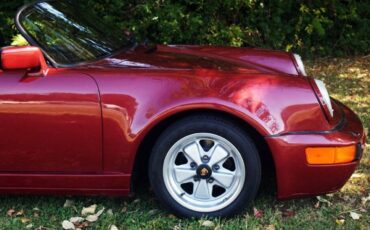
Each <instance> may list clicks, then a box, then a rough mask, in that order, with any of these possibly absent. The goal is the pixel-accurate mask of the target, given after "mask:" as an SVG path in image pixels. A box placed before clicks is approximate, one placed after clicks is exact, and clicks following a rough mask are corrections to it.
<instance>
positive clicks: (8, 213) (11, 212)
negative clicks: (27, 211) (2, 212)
mask: <svg viewBox="0 0 370 230" xmlns="http://www.w3.org/2000/svg"><path fill="white" fill-rule="evenodd" d="M14 213H15V210H14V209H13V208H11V209H9V210H8V211H7V212H6V215H7V216H13V215H14Z"/></svg>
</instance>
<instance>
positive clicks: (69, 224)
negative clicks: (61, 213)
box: [62, 220, 76, 230]
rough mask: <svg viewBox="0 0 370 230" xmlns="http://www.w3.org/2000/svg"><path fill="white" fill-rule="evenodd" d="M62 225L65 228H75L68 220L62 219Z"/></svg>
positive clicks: (73, 229) (66, 229)
mask: <svg viewBox="0 0 370 230" xmlns="http://www.w3.org/2000/svg"><path fill="white" fill-rule="evenodd" d="M62 227H63V229H65V230H75V229H76V228H75V225H74V224H73V223H71V222H69V221H68V220H64V221H63V222H62Z"/></svg>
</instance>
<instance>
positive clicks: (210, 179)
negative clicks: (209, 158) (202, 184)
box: [207, 178, 215, 184]
mask: <svg viewBox="0 0 370 230" xmlns="http://www.w3.org/2000/svg"><path fill="white" fill-rule="evenodd" d="M214 181H215V179H213V178H209V179H208V180H207V182H208V183H210V184H212V183H213V182H214Z"/></svg>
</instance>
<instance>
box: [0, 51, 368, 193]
mask: <svg viewBox="0 0 370 230" xmlns="http://www.w3.org/2000/svg"><path fill="white" fill-rule="evenodd" d="M14 49H16V48H5V49H3V51H2V57H3V60H5V59H6V60H7V62H6V63H3V70H0V127H1V133H0V158H1V161H0V191H1V192H3V193H22V194H23V193H32V194H36V193H37V194H40V193H41V194H65V193H68V194H105V195H127V194H129V193H130V191H131V187H132V186H131V185H132V183H131V182H132V177H133V174H134V173H136V172H135V167H134V165H135V163H136V164H140V163H141V162H138V159H139V158H138V153H139V151H140V150H141V149H143V148H144V147H150V146H145V145H148V144H149V143H151V141H148V137H150V134H151V133H153V130H157V131H158V130H159V131H161V130H162V129H163V127H164V126H165V125H164V124H168V123H170V122H171V121H173V119H177V118H179V117H183V116H187V115H188V114H191V113H198V112H202V111H208V112H211V113H218V114H223V115H224V116H228V117H230V118H232V119H235V120H238V121H239V122H241V123H243V124H244V125H245V126H246V127H250V128H251V129H253V130H254V131H255V132H256V133H257V134H258V135H259V136H260V137H261V138H263V140H264V141H263V144H264V145H266V146H268V150H269V152H270V153H271V155H272V158H273V162H274V165H275V170H276V181H277V195H278V197H279V198H290V197H296V196H303V195H315V194H321V193H327V192H332V191H335V190H338V189H339V188H341V187H342V186H343V185H344V184H345V182H346V181H347V180H348V178H349V177H350V176H351V174H352V173H353V172H354V170H355V168H356V166H357V165H358V163H359V160H360V157H361V153H362V151H363V148H364V144H365V134H364V129H363V127H362V124H361V122H360V120H359V118H358V117H357V116H356V115H355V114H354V113H353V112H352V111H351V110H350V109H349V108H347V107H346V106H344V105H343V104H341V103H340V102H338V101H335V100H332V103H333V105H334V108H333V109H334V117H333V118H332V119H327V117H326V115H325V112H324V110H323V108H322V106H321V104H320V103H319V98H318V96H317V94H315V90H314V88H313V85H312V79H311V78H309V77H305V76H303V75H302V74H301V73H300V72H299V68H298V66H297V63H295V60H294V58H293V56H292V54H290V53H286V52H277V51H266V50H260V49H248V48H230V47H205V46H158V47H157V48H156V49H148V48H146V47H142V46H141V47H138V48H136V49H135V50H132V51H130V52H122V53H119V54H116V55H115V56H111V57H108V58H105V59H102V60H99V61H95V62H90V63H86V64H84V65H78V66H72V67H64V68H55V67H52V66H50V65H49V66H46V65H45V66H44V67H43V68H42V69H43V73H42V74H41V75H42V76H41V75H29V74H28V72H27V70H21V69H20V70H17V69H16V70H5V69H8V68H7V66H8V67H9V66H10V67H11V66H12V65H17V64H19V59H14V58H13V59H12V56H11V55H12V51H14ZM18 49H19V48H18ZM23 49H24V50H27V49H33V48H32V47H23ZM7 55H8V56H7ZM27 60H28V59H27V57H25V58H24V60H22V62H23V63H24V62H27ZM31 64H32V63H31ZM4 65H5V66H4ZM29 65H30V63H28V66H29ZM150 138H154V139H155V137H153V136H151V137H150ZM349 145H356V146H357V156H356V159H355V160H354V161H352V162H349V163H344V164H332V165H331V164H330V165H329V164H328V165H309V164H308V163H307V160H306V154H305V149H306V148H307V147H323V146H326V147H327V146H349ZM261 154H268V153H261ZM143 156H144V158H145V157H148V156H149V153H144V154H143Z"/></svg>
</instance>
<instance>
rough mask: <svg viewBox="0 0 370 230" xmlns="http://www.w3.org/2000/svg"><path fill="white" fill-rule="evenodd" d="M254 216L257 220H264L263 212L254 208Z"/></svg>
mask: <svg viewBox="0 0 370 230" xmlns="http://www.w3.org/2000/svg"><path fill="white" fill-rule="evenodd" d="M253 215H254V217H256V218H262V217H263V212H262V211H261V210H258V209H257V208H253Z"/></svg>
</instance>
